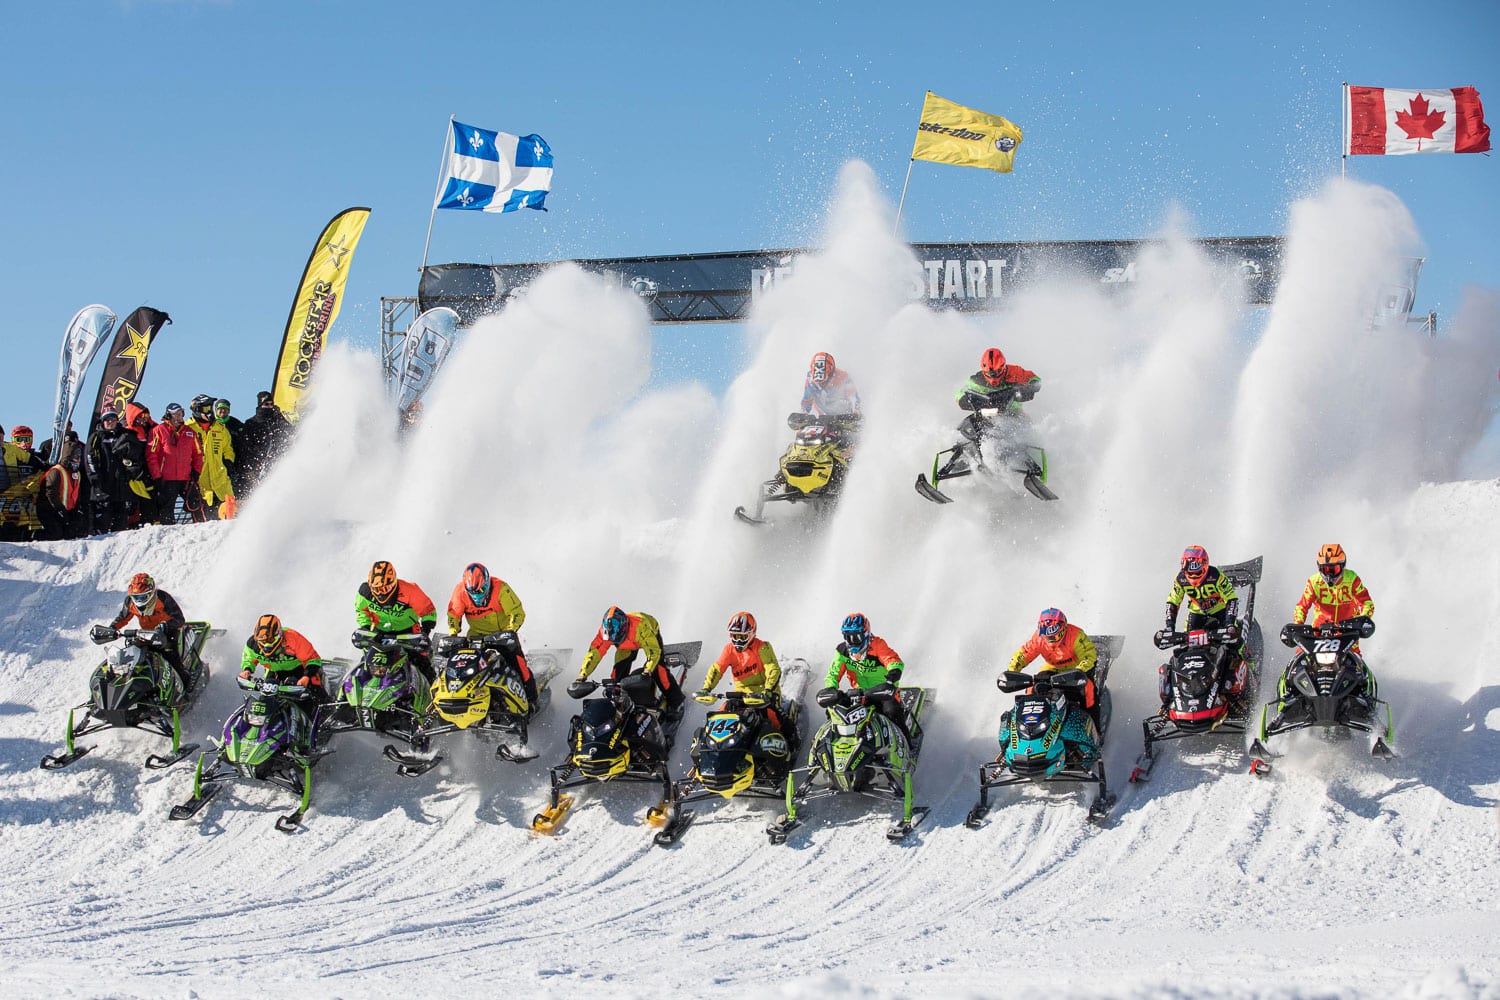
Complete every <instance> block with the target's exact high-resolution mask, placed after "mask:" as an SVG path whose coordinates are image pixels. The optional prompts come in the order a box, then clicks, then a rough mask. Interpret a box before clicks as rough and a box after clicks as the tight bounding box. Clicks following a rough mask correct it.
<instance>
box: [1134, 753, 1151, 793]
mask: <svg viewBox="0 0 1500 1000" xmlns="http://www.w3.org/2000/svg"><path fill="white" fill-rule="evenodd" d="M1155 766H1156V755H1155V754H1153V753H1152V752H1151V751H1150V750H1147V751H1146V752H1145V753H1143V754H1141V755H1140V756H1139V757H1137V758H1136V759H1135V768H1134V769H1133V770H1131V772H1130V783H1131V784H1132V785H1134V784H1138V783H1139V782H1142V781H1149V780H1151V769H1152V768H1153V767H1155Z"/></svg>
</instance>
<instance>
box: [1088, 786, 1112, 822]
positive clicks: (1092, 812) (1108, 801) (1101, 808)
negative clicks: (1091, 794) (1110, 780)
mask: <svg viewBox="0 0 1500 1000" xmlns="http://www.w3.org/2000/svg"><path fill="white" fill-rule="evenodd" d="M1114 805H1115V795H1114V793H1113V792H1110V793H1108V794H1106V795H1101V796H1099V797H1098V798H1097V799H1095V800H1094V801H1093V802H1092V803H1090V804H1089V822H1090V823H1093V824H1094V825H1095V826H1099V825H1102V824H1103V823H1104V821H1105V820H1107V819H1109V811H1110V810H1111V809H1113V808H1114Z"/></svg>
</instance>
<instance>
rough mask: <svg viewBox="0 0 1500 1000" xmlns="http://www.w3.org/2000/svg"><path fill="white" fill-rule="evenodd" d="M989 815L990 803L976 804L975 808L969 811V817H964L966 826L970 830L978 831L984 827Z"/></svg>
mask: <svg viewBox="0 0 1500 1000" xmlns="http://www.w3.org/2000/svg"><path fill="white" fill-rule="evenodd" d="M989 814H990V806H989V803H988V802H976V803H975V804H974V808H973V809H970V810H969V815H967V816H965V817H964V826H966V827H968V828H969V829H970V830H977V829H979V828H980V827H981V826H983V825H984V818H985V817H986V816H988V815H989Z"/></svg>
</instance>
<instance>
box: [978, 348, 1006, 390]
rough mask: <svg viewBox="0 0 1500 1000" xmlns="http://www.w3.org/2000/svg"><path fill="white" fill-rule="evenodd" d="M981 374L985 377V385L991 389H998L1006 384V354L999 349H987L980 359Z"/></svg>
mask: <svg viewBox="0 0 1500 1000" xmlns="http://www.w3.org/2000/svg"><path fill="white" fill-rule="evenodd" d="M979 373H980V375H982V376H983V377H984V384H985V385H987V386H989V387H990V388H992V389H994V388H998V387H999V386H1000V385H1002V384H1004V382H1005V354H1004V352H1002V351H1001V350H1000V348H998V347H990V348H986V349H985V352H984V354H983V355H981V356H980V358H979Z"/></svg>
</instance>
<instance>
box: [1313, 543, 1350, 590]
mask: <svg viewBox="0 0 1500 1000" xmlns="http://www.w3.org/2000/svg"><path fill="white" fill-rule="evenodd" d="M1348 561H1349V559H1348V557H1347V556H1345V555H1344V547H1343V546H1342V545H1340V544H1339V543H1338V542H1329V543H1328V544H1327V545H1325V546H1323V547H1322V548H1321V549H1319V550H1318V572H1319V573H1322V574H1323V579H1325V580H1327V581H1328V582H1329V583H1336V582H1338V579H1339V577H1341V576H1343V575H1344V564H1345V563H1347V562H1348Z"/></svg>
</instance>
